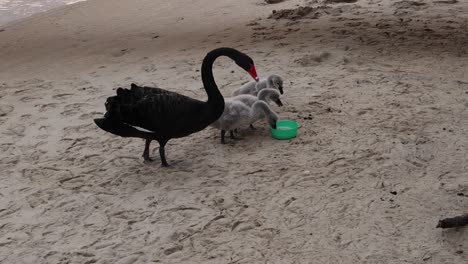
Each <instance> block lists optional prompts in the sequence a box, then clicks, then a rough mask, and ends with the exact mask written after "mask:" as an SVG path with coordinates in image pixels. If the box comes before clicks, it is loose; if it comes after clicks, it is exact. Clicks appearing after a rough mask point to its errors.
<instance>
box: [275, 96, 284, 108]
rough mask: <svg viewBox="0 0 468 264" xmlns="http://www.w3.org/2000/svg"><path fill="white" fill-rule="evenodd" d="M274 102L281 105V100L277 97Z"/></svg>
mask: <svg viewBox="0 0 468 264" xmlns="http://www.w3.org/2000/svg"><path fill="white" fill-rule="evenodd" d="M275 103H276V105H277V106H283V102H281V100H280V99H279V98H278V99H276V100H275Z"/></svg>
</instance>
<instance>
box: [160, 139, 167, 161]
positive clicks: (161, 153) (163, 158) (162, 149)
mask: <svg viewBox="0 0 468 264" xmlns="http://www.w3.org/2000/svg"><path fill="white" fill-rule="evenodd" d="M166 143H167V140H165V141H159V156H161V164H162V166H163V167H169V164H168V163H167V161H166V152H165V150H164V147H165V146H166Z"/></svg>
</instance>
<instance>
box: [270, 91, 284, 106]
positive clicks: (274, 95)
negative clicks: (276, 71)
mask: <svg viewBox="0 0 468 264" xmlns="http://www.w3.org/2000/svg"><path fill="white" fill-rule="evenodd" d="M280 96H281V95H280V94H279V93H278V92H276V93H271V95H270V100H271V101H273V102H275V104H276V105H277V106H283V102H281V99H280Z"/></svg>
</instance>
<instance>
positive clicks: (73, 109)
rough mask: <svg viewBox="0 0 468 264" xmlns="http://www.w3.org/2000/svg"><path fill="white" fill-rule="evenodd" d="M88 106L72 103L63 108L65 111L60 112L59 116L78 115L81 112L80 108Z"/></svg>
mask: <svg viewBox="0 0 468 264" xmlns="http://www.w3.org/2000/svg"><path fill="white" fill-rule="evenodd" d="M88 105H89V104H86V103H74V104H69V105H66V106H65V109H64V111H63V112H61V113H60V114H61V115H64V116H72V115H76V114H79V113H80V112H82V111H81V107H84V106H88Z"/></svg>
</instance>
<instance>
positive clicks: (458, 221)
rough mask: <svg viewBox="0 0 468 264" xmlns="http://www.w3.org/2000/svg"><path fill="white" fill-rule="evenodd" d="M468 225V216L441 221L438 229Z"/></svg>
mask: <svg viewBox="0 0 468 264" xmlns="http://www.w3.org/2000/svg"><path fill="white" fill-rule="evenodd" d="M465 225H468V214H464V215H461V216H456V217H452V218H445V219H442V220H439V223H437V226H436V227H437V228H452V227H460V226H465Z"/></svg>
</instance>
